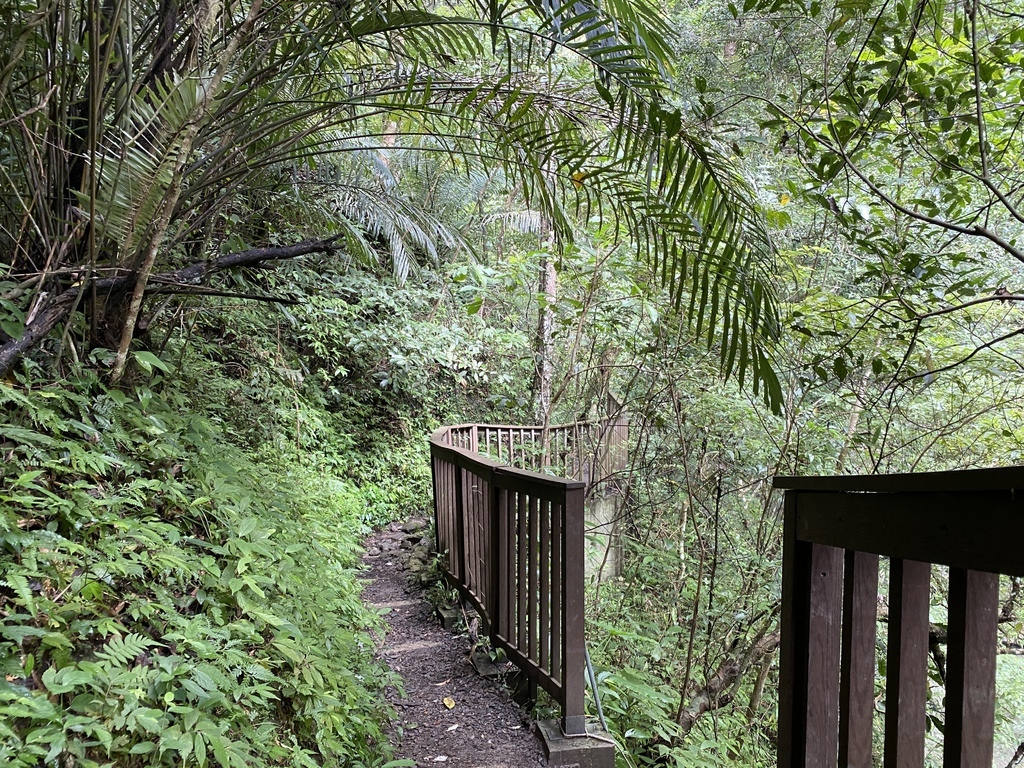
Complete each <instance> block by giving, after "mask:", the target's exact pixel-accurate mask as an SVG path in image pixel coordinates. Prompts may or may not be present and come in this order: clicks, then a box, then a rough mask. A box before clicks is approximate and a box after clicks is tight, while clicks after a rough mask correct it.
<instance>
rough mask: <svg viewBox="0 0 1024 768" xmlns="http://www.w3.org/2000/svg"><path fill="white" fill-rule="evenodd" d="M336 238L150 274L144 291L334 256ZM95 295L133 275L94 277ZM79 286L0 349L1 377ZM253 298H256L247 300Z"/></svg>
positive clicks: (122, 285) (117, 289)
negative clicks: (272, 264)
mask: <svg viewBox="0 0 1024 768" xmlns="http://www.w3.org/2000/svg"><path fill="white" fill-rule="evenodd" d="M337 239H338V238H337V237H331V238H328V239H326V240H308V241H305V242H302V243H296V244H294V245H286V246H274V247H272V248H252V249H250V250H247V251H239V252H238V253H229V254H227V255H225V256H220V257H218V258H216V259H210V260H209V261H200V262H197V263H195V264H190V265H189V266H187V267H183V268H181V269H177V270H174V271H173V272H164V273H161V274H157V275H153V276H152V277H151V278H150V282H151V283H156V284H155V285H150V286H149V287H148V288H147V294H153V293H157V292H160V290H161V288H165V287H166V285H167V284H172V285H175V284H176V285H178V286H189V287H191V286H199V285H200V284H201V283H202V282H203V281H204V280H205V279H206V278H208V277H209V276H210V275H213V274H216V273H217V272H223V271H225V270H228V269H233V268H236V267H252V266H255V265H257V264H261V263H263V262H267V261H283V260H286V259H294V258H296V257H298V256H305V255H308V254H311V253H333V252H334V251H335V250H336V246H335V242H336V241H337ZM90 282H91V283H92V287H94V288H95V290H96V293H98V294H100V293H102V294H106V295H108V296H109V295H112V294H118V293H124V292H126V291H129V290H131V289H132V287H133V286H134V285H135V275H134V274H126V275H119V276H117V277H94V278H92V279H91V281H90ZM81 290H82V285H81V283H76V284H75V285H72V286H71V287H70V288H68V289H67V290H65V291H64V292H63V293H60V294H57V295H56V296H55V297H53V298H52V299H50V300H49V302H47V304H46V305H45V306H43V307H42V308H40V310H39V311H38V312H36V314H35V316H34V317H33V318H32V320H31V321H30V322H29V323H27V324H26V325H25V330H24V331H23V332H22V334H21V336H20V337H18V338H17V339H12V340H11V341H9V342H7V343H6V344H4V345H3V346H2V347H0V377H3V376H6V375H7V374H8V373H10V371H11V369H12V368H13V367H14V365H15V363H17V362H18V360H19V359H21V356H22V355H24V354H25V353H26V352H28V351H29V350H30V349H32V348H33V347H35V346H36V345H37V344H38V343H39V342H41V341H42V340H43V339H45V338H46V336H47V335H48V334H49V333H50V331H52V330H53V329H54V328H55V327H57V325H58V324H59V323H60V322H61V321H62V320H63V319H64V318H65V317H67V315H68V314H69V313H70V312H71V311H72V309H73V307H75V305H76V304H77V303H78V297H79V296H80V295H81ZM246 298H256V297H246Z"/></svg>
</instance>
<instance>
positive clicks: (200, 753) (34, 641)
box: [0, 380, 393, 768]
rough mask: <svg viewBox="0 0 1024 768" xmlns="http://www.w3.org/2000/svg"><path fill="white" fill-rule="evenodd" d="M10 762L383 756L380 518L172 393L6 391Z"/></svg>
mask: <svg viewBox="0 0 1024 768" xmlns="http://www.w3.org/2000/svg"><path fill="white" fill-rule="evenodd" d="M0 452H2V458H3V464H2V469H0V572H2V574H3V576H2V581H0V663H2V665H3V672H4V676H5V680H4V681H3V682H0V763H2V764H4V765H12V766H34V765H42V764H47V765H60V766H66V765H68V766H70V765H75V766H85V767H88V766H107V765H109V766H114V765H116V766H156V765H168V766H170V765H174V766H180V765H190V766H191V765H195V766H205V765H220V766H225V767H228V766H237V767H238V768H241V767H242V766H281V765H294V766H302V765H324V764H329V765H342V766H379V765H381V764H383V763H385V762H386V761H387V759H388V757H389V751H390V750H389V747H388V745H387V743H386V740H385V738H384V735H383V733H382V723H383V722H384V720H385V719H386V717H387V715H388V712H387V710H386V704H385V703H384V701H383V697H382V696H380V688H381V686H383V685H384V684H386V683H390V682H393V681H392V680H391V678H390V675H389V673H388V672H387V671H386V670H385V669H383V668H381V667H380V666H379V665H378V664H377V662H375V661H374V659H373V644H372V641H371V639H370V638H369V636H368V635H367V634H366V630H367V629H368V628H369V627H371V626H372V624H373V622H374V618H373V616H372V615H370V614H368V613H367V611H366V610H365V609H364V608H363V606H362V604H361V603H360V601H359V596H358V587H357V585H356V582H355V578H354V567H355V564H356V560H357V549H356V544H355V542H356V540H357V537H358V533H359V528H360V517H361V515H363V514H364V509H365V504H364V500H363V499H362V497H361V495H360V492H359V491H358V490H357V489H356V488H355V487H354V486H353V485H351V484H348V483H346V482H342V481H338V480H333V479H330V478H329V477H325V475H324V473H323V472H322V471H320V470H319V469H317V468H316V467H315V466H308V464H306V465H304V464H302V463H300V462H298V461H295V460H294V459H288V458H277V459H275V458H273V457H271V458H266V457H263V458H261V459H259V460H258V461H257V460H256V459H253V458H252V457H251V456H248V455H246V454H245V453H243V452H242V451H241V450H239V449H238V448H235V447H232V446H231V445H229V444H228V443H227V442H226V441H225V440H224V439H222V436H221V435H220V434H219V433H218V431H217V429H216V427H215V426H214V425H213V424H212V423H211V422H210V421H209V420H208V419H207V418H205V417H203V416H200V415H197V414H195V413H194V412H193V410H192V409H191V408H190V404H189V402H188V398H187V397H186V396H185V395H183V394H182V393H180V392H177V391H175V390H173V389H169V388H168V389H166V390H164V391H161V392H159V393H154V392H153V391H151V390H148V389H146V388H138V389H136V390H133V391H132V392H131V393H127V394H126V393H125V392H122V391H117V390H107V389H105V388H104V387H102V386H101V385H100V384H99V383H98V382H97V381H95V380H78V381H74V382H65V383H64V385H63V386H42V387H31V386H29V385H28V384H27V383H26V382H25V381H19V382H14V383H11V382H6V383H3V382H0Z"/></svg>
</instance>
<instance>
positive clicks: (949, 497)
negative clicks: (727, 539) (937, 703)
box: [775, 467, 1024, 768]
mask: <svg viewBox="0 0 1024 768" xmlns="http://www.w3.org/2000/svg"><path fill="white" fill-rule="evenodd" d="M775 486H776V487H778V488H783V489H785V490H786V494H785V533H784V536H785V538H784V547H783V551H784V555H783V585H782V646H781V659H780V664H781V669H780V685H779V744H778V758H779V765H780V766H785V767H786V768H790V767H792V768H803V767H804V766H806V767H808V768H826V767H828V768H831V767H832V766H837V765H838V766H843V767H845V766H855V767H857V768H861V767H863V768H868V767H869V766H871V765H872V740H873V733H874V716H875V701H876V693H875V687H876V684H877V683H879V682H881V680H879V681H876V675H875V673H876V669H877V665H876V659H875V646H876V632H877V627H878V621H879V615H878V593H879V581H880V579H879V573H880V569H879V565H880V563H879V557H880V556H881V557H883V558H888V559H889V560H888V579H887V581H888V617H887V641H886V648H887V651H886V667H885V675H884V686H885V694H884V702H885V705H884V724H883V725H882V730H883V731H884V747H883V765H884V766H885V767H886V768H904V767H907V768H909V767H910V766H914V767H915V768H919V767H920V766H923V765H924V764H925V731H926V726H927V714H926V704H927V697H928V686H929V676H928V656H929V630H930V623H929V622H930V616H929V613H930V607H931V603H932V600H931V571H932V566H933V565H938V566H947V567H948V568H949V594H948V618H947V622H946V623H947V635H948V640H947V641H948V645H947V648H946V669H945V693H946V696H945V728H944V734H943V746H942V750H943V765H944V766H945V767H946V768H991V765H992V753H993V730H994V717H995V667H996V664H995V662H996V659H995V657H996V651H997V632H996V624H997V620H998V618H999V613H1000V610H999V574H1005V575H1009V576H1024V556H1022V555H1021V542H1022V541H1024V467H1016V468H1006V469H990V470H988V469H986V470H966V471H962V472H943V473H924V474H914V475H889V476H884V475H879V476H862V477H822V478H793V477H781V478H776V479H775ZM882 572H883V574H884V570H883V571H882Z"/></svg>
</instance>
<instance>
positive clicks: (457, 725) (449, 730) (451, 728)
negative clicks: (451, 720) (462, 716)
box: [448, 723, 459, 733]
mask: <svg viewBox="0 0 1024 768" xmlns="http://www.w3.org/2000/svg"><path fill="white" fill-rule="evenodd" d="M458 727H459V724H458V723H456V724H455V725H449V726H448V732H449V733H451V732H452V731H454V730H455V729H456V728H458Z"/></svg>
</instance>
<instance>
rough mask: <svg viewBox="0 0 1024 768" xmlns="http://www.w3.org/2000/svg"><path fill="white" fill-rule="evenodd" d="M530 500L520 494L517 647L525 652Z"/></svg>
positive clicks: (517, 543)
mask: <svg viewBox="0 0 1024 768" xmlns="http://www.w3.org/2000/svg"><path fill="white" fill-rule="evenodd" d="M528 510H529V499H528V498H527V495H526V494H525V493H521V494H519V514H518V515H517V517H518V522H519V537H518V539H517V542H516V552H517V559H518V561H519V576H518V578H517V579H516V595H517V598H518V599H517V606H518V607H517V609H516V612H517V614H518V616H517V619H518V624H519V632H518V633H517V635H516V647H517V648H518V649H519V650H523V649H524V648H526V647H527V642H528V641H527V635H526V621H527V616H529V609H528V605H527V600H528V598H529V594H530V589H529V581H528V576H527V574H528V571H527V568H528V567H529V552H530V546H529V541H530V535H529V528H528V526H529V520H530V517H529V511H528Z"/></svg>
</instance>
